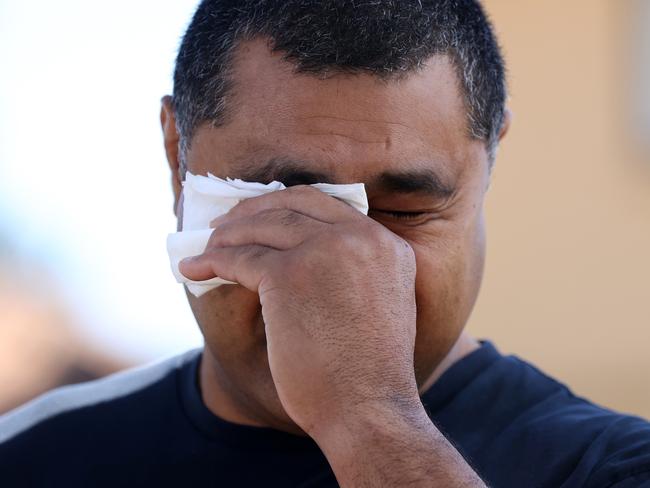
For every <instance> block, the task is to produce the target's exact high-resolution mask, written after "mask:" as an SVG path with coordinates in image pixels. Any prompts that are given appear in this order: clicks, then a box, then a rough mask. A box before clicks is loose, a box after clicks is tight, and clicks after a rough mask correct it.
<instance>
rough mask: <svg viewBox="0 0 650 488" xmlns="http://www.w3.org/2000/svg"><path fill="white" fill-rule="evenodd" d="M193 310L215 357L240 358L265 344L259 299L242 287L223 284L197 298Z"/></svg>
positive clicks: (193, 302)
mask: <svg viewBox="0 0 650 488" xmlns="http://www.w3.org/2000/svg"><path fill="white" fill-rule="evenodd" d="M188 299H189V302H190V307H191V309H192V312H193V313H194V316H195V318H196V321H197V323H198V324H199V327H200V329H201V332H202V334H203V337H204V338H205V342H206V344H207V345H208V347H209V348H210V350H211V352H212V353H213V354H214V355H215V357H221V358H224V357H227V356H232V355H241V354H242V353H244V352H245V351H247V350H252V349H254V348H255V347H256V346H259V345H260V344H263V343H264V341H265V335H264V325H263V323H262V322H261V306H260V302H259V297H258V295H257V294H256V293H252V292H250V291H249V290H247V289H246V288H244V287H242V286H239V285H222V286H220V287H218V288H215V289H214V290H212V291H210V292H208V293H206V294H205V295H203V296H201V297H200V298H196V297H194V296H193V295H191V294H189V293H188Z"/></svg>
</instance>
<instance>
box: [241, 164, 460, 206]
mask: <svg viewBox="0 0 650 488" xmlns="http://www.w3.org/2000/svg"><path fill="white" fill-rule="evenodd" d="M306 165H307V163H306V162H302V161H296V160H294V159H290V158H286V157H275V158H271V159H269V160H268V161H266V162H265V163H263V164H262V165H254V167H253V165H251V164H250V163H248V164H246V165H244V164H241V165H240V168H241V169H240V170H239V171H237V177H238V178H240V179H242V180H244V181H256V182H259V183H270V182H271V181H273V180H276V181H281V182H282V183H283V184H284V185H285V186H294V185H311V184H314V183H337V181H336V179H335V178H334V177H333V176H332V175H330V174H327V173H324V172H320V171H314V170H311V169H306V168H305V166H306ZM430 165H431V164H429V165H428V166H430ZM366 188H367V189H368V191H369V192H373V193H375V192H376V193H400V194H416V195H421V196H426V197H432V198H434V199H436V200H447V199H449V198H450V197H451V196H452V195H453V194H454V192H455V188H454V186H452V185H451V184H449V183H448V182H446V181H445V180H444V179H443V178H442V177H441V176H440V175H439V174H438V173H436V172H435V171H434V170H432V169H429V168H425V169H412V170H405V171H384V172H382V173H380V174H379V175H377V176H376V177H374V178H373V179H372V180H371V181H368V182H366Z"/></svg>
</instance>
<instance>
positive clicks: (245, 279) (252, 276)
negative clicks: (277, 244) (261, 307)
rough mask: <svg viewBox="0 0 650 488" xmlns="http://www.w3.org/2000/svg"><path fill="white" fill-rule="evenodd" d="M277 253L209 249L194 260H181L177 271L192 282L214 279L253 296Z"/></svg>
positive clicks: (247, 248) (260, 249)
mask: <svg viewBox="0 0 650 488" xmlns="http://www.w3.org/2000/svg"><path fill="white" fill-rule="evenodd" d="M279 253H280V251H276V250H275V249H271V248H269V247H265V246H257V245H250V246H234V247H221V248H211V249H208V250H206V251H205V252H204V253H203V254H199V255H198V256H193V257H191V258H185V259H183V260H182V261H181V262H180V263H179V266H178V269H179V270H180V272H181V273H182V274H183V275H184V276H185V277H187V278H189V279H190V280H193V281H204V280H209V279H212V278H215V277H217V276H218V277H219V278H223V279H225V280H228V281H233V282H235V283H239V284H241V285H243V286H245V287H246V288H248V289H249V290H251V291H253V292H257V291H258V289H259V286H260V283H261V282H262V280H263V279H264V276H266V275H267V274H268V272H269V270H270V268H271V266H273V265H274V263H277V262H278V260H279V256H278V255H279Z"/></svg>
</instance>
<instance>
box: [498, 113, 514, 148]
mask: <svg viewBox="0 0 650 488" xmlns="http://www.w3.org/2000/svg"><path fill="white" fill-rule="evenodd" d="M511 123H512V112H511V111H510V109H509V108H507V107H506V109H505V111H504V112H503V123H502V124H501V130H500V131H499V142H501V139H503V138H504V137H505V136H506V134H507V133H508V130H509V129H510V124H511Z"/></svg>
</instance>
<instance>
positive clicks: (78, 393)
mask: <svg viewBox="0 0 650 488" xmlns="http://www.w3.org/2000/svg"><path fill="white" fill-rule="evenodd" d="M199 353H200V351H199V350H192V351H188V352H186V353H184V354H181V355H178V356H174V357H171V358H166V359H164V360H161V361H158V362H155V363H152V364H148V365H144V366H141V367H138V368H133V369H129V370H125V371H122V372H119V373H116V374H113V375H110V376H107V377H105V378H101V379H99V380H95V381H90V382H86V383H81V384H77V385H70V386H64V387H61V388H57V389H55V390H52V391H51V392H48V393H46V394H44V395H41V396H40V397H38V398H36V399H34V400H32V401H30V402H28V403H27V404H25V405H23V406H21V407H18V408H17V409H15V410H13V411H11V412H9V413H7V414H5V415H3V416H0V452H2V451H3V450H6V449H8V448H10V447H12V446H18V445H20V444H22V443H24V442H25V441H30V442H32V441H35V440H37V441H38V443H39V445H42V444H43V443H46V442H48V441H49V440H51V441H54V440H55V439H56V438H58V435H59V434H60V435H65V437H66V438H70V437H71V436H74V434H75V433H80V432H81V430H82V429H88V430H86V433H87V432H88V431H90V430H92V431H94V432H97V431H98V430H101V428H102V425H104V426H107V425H108V424H109V423H108V422H107V423H104V422H102V421H103V420H109V419H110V420H111V422H110V425H111V428H114V427H115V425H116V423H117V422H115V420H116V419H117V418H118V417H120V416H123V417H124V418H122V419H121V420H123V421H124V422H127V423H128V422H129V419H133V418H135V417H137V416H138V412H142V411H144V410H148V412H149V413H151V410H150V409H151V408H152V407H153V405H154V404H157V403H158V404H159V405H161V404H164V402H155V400H156V397H158V396H159V395H164V391H165V390H167V391H168V390H170V389H174V388H175V387H176V384H175V372H176V371H177V370H178V369H180V368H182V366H183V365H184V364H186V363H188V362H189V361H191V360H192V359H193V358H196V356H198V354H199ZM127 413H128V415H125V414H127ZM118 430H119V428H118ZM48 436H52V438H51V439H48Z"/></svg>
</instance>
